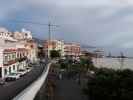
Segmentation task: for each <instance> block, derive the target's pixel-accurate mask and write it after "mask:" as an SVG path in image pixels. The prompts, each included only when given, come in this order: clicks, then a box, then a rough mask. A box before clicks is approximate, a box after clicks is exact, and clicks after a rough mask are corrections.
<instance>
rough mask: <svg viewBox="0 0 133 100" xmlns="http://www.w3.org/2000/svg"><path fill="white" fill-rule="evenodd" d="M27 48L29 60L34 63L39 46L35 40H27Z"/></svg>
mask: <svg viewBox="0 0 133 100" xmlns="http://www.w3.org/2000/svg"><path fill="white" fill-rule="evenodd" d="M25 48H26V49H27V50H28V55H27V58H28V61H29V62H31V63H34V62H36V61H37V52H38V47H37V44H36V43H35V42H34V41H33V40H27V41H26V42H25Z"/></svg>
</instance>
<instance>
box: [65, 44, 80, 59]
mask: <svg viewBox="0 0 133 100" xmlns="http://www.w3.org/2000/svg"><path fill="white" fill-rule="evenodd" d="M80 54H81V52H80V44H77V43H65V44H64V56H65V57H72V58H78V57H80Z"/></svg>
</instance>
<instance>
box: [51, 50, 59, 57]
mask: <svg viewBox="0 0 133 100" xmlns="http://www.w3.org/2000/svg"><path fill="white" fill-rule="evenodd" d="M50 57H51V58H52V59H53V58H58V57H61V54H60V50H51V51H50Z"/></svg>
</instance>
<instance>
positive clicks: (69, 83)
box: [54, 79, 87, 100]
mask: <svg viewBox="0 0 133 100" xmlns="http://www.w3.org/2000/svg"><path fill="white" fill-rule="evenodd" d="M54 100H87V99H86V98H85V96H84V95H83V94H82V90H81V88H80V86H79V85H78V83H77V82H76V81H75V80H73V79H70V80H68V79H63V80H58V81H57V87H56V90H55V98H54Z"/></svg>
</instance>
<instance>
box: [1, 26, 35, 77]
mask: <svg viewBox="0 0 133 100" xmlns="http://www.w3.org/2000/svg"><path fill="white" fill-rule="evenodd" d="M36 50H37V46H36V43H35V42H34V41H33V40H32V36H31V34H30V31H26V30H24V29H23V30H22V32H16V33H12V32H8V30H7V29H5V28H0V78H4V77H5V76H6V75H8V74H10V73H12V72H16V71H18V70H19V69H25V68H26V67H27V62H28V61H29V60H30V61H34V60H33V59H35V58H36V54H37V52H36Z"/></svg>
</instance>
